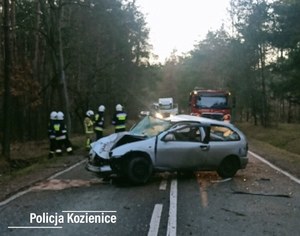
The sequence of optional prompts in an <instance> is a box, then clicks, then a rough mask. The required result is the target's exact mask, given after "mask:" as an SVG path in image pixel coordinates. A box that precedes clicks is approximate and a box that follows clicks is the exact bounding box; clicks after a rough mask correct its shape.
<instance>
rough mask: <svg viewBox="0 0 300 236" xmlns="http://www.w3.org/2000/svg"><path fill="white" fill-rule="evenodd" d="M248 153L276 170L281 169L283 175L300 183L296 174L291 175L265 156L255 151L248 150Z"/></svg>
mask: <svg viewBox="0 0 300 236" xmlns="http://www.w3.org/2000/svg"><path fill="white" fill-rule="evenodd" d="M248 153H250V154H251V155H252V156H253V157H255V158H256V159H258V160H260V161H261V162H263V163H265V164H267V165H268V166H270V167H271V168H273V169H274V170H277V171H279V172H280V173H282V174H283V175H285V176H287V177H288V178H290V179H291V180H293V181H295V182H296V183H297V184H300V179H298V178H296V177H295V176H293V175H291V174H290V173H288V172H286V171H284V170H282V169H280V168H279V167H277V166H275V165H273V164H272V163H271V162H269V161H267V160H266V159H264V158H263V157H261V156H259V155H257V154H256V153H254V152H251V151H248Z"/></svg>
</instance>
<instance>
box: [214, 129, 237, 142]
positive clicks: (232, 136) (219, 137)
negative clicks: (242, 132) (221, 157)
mask: <svg viewBox="0 0 300 236" xmlns="http://www.w3.org/2000/svg"><path fill="white" fill-rule="evenodd" d="M238 140H240V136H239V135H238V133H237V132H235V131H234V130H232V129H230V128H229V127H226V126H220V125H211V127H210V141H238Z"/></svg>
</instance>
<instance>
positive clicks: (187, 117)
mask: <svg viewBox="0 0 300 236" xmlns="http://www.w3.org/2000/svg"><path fill="white" fill-rule="evenodd" d="M166 120H170V121H171V122H180V121H195V122H199V123H204V124H219V125H225V124H226V125H228V123H226V122H224V121H219V120H213V119H209V118H205V117H200V116H192V115H185V114H181V115H175V116H171V117H168V118H166Z"/></svg>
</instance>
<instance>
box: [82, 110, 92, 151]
mask: <svg viewBox="0 0 300 236" xmlns="http://www.w3.org/2000/svg"><path fill="white" fill-rule="evenodd" d="M83 124H84V132H85V136H86V141H85V148H86V149H87V150H90V145H91V142H92V137H93V135H94V112H93V111H92V110H88V111H87V112H86V113H85V118H84V121H83Z"/></svg>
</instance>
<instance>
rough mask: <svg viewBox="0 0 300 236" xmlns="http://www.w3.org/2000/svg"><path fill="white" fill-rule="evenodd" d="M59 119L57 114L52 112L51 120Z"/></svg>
mask: <svg viewBox="0 0 300 236" xmlns="http://www.w3.org/2000/svg"><path fill="white" fill-rule="evenodd" d="M56 118H57V112H56V111H52V112H51V113H50V120H56Z"/></svg>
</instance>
